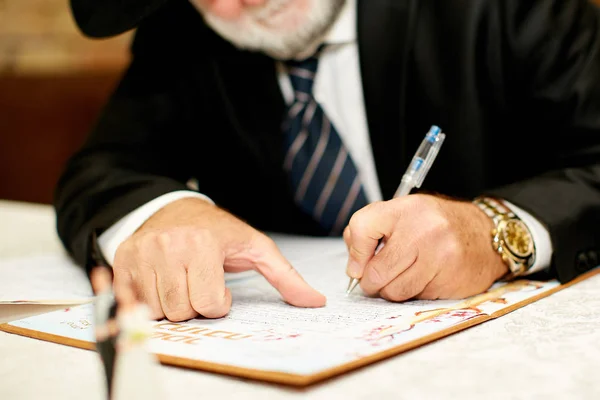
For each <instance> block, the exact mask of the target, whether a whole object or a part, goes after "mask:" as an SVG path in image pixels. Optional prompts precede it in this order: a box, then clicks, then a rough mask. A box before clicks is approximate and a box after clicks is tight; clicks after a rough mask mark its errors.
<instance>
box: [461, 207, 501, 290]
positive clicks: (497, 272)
mask: <svg viewBox="0 0 600 400" xmlns="http://www.w3.org/2000/svg"><path fill="white" fill-rule="evenodd" d="M471 206H472V207H473V215H474V216H476V220H477V227H478V232H480V235H479V236H480V237H481V238H483V239H482V240H483V242H484V245H483V248H484V249H485V250H483V251H484V252H485V254H486V256H485V260H489V262H488V265H487V268H486V269H487V270H489V272H490V273H491V275H492V277H493V281H494V282H495V281H498V280H500V279H501V278H502V277H505V276H507V275H508V274H509V272H510V269H509V266H508V264H507V263H506V262H505V261H504V260H503V258H502V255H501V254H499V253H498V252H497V251H496V250H495V249H494V247H493V246H491V245H490V241H491V232H493V231H494V229H495V224H494V221H493V219H492V218H490V217H489V216H488V215H487V214H486V213H485V212H484V211H483V210H482V209H481V208H480V207H478V206H477V204H475V203H474V202H473V203H472V204H471Z"/></svg>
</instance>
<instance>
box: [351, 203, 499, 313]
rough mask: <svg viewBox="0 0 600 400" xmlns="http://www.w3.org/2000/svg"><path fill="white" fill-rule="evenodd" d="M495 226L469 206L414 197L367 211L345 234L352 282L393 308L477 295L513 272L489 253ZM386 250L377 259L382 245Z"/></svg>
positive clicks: (359, 214) (355, 218)
mask: <svg viewBox="0 0 600 400" xmlns="http://www.w3.org/2000/svg"><path fill="white" fill-rule="evenodd" d="M493 227H494V225H493V222H492V220H491V219H490V218H489V217H488V216H487V215H486V214H485V213H484V212H483V211H481V210H480V209H479V208H478V207H477V206H476V205H475V204H473V203H471V202H467V201H459V200H451V199H446V198H442V197H437V196H432V195H424V194H414V195H409V196H404V197H401V198H397V199H393V200H390V201H385V202H377V203H373V204H370V205H368V206H366V207H364V208H363V209H361V210H359V211H358V212H356V213H355V214H354V215H353V216H352V218H351V220H350V223H349V225H348V227H347V228H346V230H345V231H344V240H345V242H346V245H347V246H348V250H349V260H348V270H347V272H348V275H349V276H351V277H353V278H361V282H360V285H361V288H362V289H363V291H364V292H365V294H367V295H376V294H379V295H380V296H381V297H383V298H385V299H387V300H391V301H404V300H408V299H413V298H417V299H457V298H465V297H468V296H472V295H475V294H479V293H482V292H484V291H485V290H487V289H488V288H489V287H490V286H491V285H492V284H493V283H494V282H495V281H496V280H498V279H499V278H501V277H502V276H503V275H504V274H506V273H507V272H508V267H507V266H506V264H505V263H504V262H503V261H502V258H501V257H500V255H499V254H498V253H496V252H495V251H494V250H493V249H492V246H491V236H490V233H491V231H492V229H493ZM380 239H382V240H383V243H384V246H383V248H382V249H381V251H379V252H378V253H377V254H376V255H374V253H375V249H376V248H377V245H378V242H379V240H380Z"/></svg>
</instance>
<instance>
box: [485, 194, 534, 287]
mask: <svg viewBox="0 0 600 400" xmlns="http://www.w3.org/2000/svg"><path fill="white" fill-rule="evenodd" d="M473 202H474V203H475V204H476V205H477V206H479V208H480V209H481V210H483V212H485V213H486V214H487V215H488V216H489V217H490V218H491V219H492V220H493V221H494V229H493V230H492V247H493V249H494V250H495V251H496V252H498V253H499V254H500V256H501V257H502V260H504V262H505V263H506V264H507V265H508V269H509V273H508V274H507V275H505V276H503V277H502V280H508V279H512V278H514V277H517V276H520V275H523V274H524V273H525V272H526V271H527V270H529V268H531V266H532V265H533V262H534V261H535V245H534V243H533V236H532V235H531V232H530V231H529V228H527V225H525V223H524V222H523V221H521V219H520V218H518V217H517V216H516V215H515V214H514V213H513V212H512V211H511V210H510V209H509V208H508V207H506V206H505V205H504V204H503V203H502V201H501V200H499V199H494V198H491V197H478V198H476V199H475V200H474V201H473Z"/></svg>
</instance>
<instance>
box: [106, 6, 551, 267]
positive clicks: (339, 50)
mask: <svg viewBox="0 0 600 400" xmlns="http://www.w3.org/2000/svg"><path fill="white" fill-rule="evenodd" d="M356 39H357V34H356V0H348V1H347V2H346V5H345V6H344V9H343V10H342V11H341V13H340V15H339V17H338V19H337V20H336V22H335V24H334V25H333V26H332V27H331V29H330V30H329V32H328V33H327V34H326V36H325V40H324V43H325V44H326V45H327V46H326V47H325V49H324V50H323V52H322V53H321V55H320V56H319V67H318V70H317V74H316V76H315V82H314V86H313V94H314V96H315V99H316V100H317V101H318V102H319V104H320V105H321V107H322V108H323V110H324V112H325V114H326V115H327V116H328V117H329V119H330V120H331V122H332V124H333V125H334V126H335V127H336V130H337V131H338V133H339V135H340V137H341V139H342V142H343V143H344V145H345V146H346V147H347V149H348V152H349V154H350V156H351V157H352V159H353V161H354V163H355V164H356V167H357V169H358V171H359V174H360V177H361V180H362V183H363V186H364V188H365V192H366V196H367V199H368V200H369V201H370V202H373V201H379V200H381V199H382V195H381V189H380V186H379V180H378V178H377V172H376V170H375V162H374V160H373V152H372V149H371V142H370V138H369V133H368V126H367V119H366V113H365V107H364V101H363V92H362V82H361V74H360V65H359V57H358V43H357V40H356ZM277 68H278V79H279V85H280V88H281V91H282V94H283V97H284V99H285V101H286V102H287V103H288V104H291V103H292V102H293V98H294V95H293V90H292V86H291V83H290V81H289V77H288V76H287V74H286V73H285V72H284V69H283V67H282V66H281V64H280V63H278V65H277ZM382 79H383V78H382ZM423 134H425V133H423ZM185 197H200V198H203V199H206V200H208V201H212V200H210V198H209V197H207V196H206V195H204V194H201V193H198V192H196V191H193V190H189V191H177V192H172V193H167V194H165V195H163V196H160V197H158V198H156V199H154V200H152V201H150V202H148V203H146V204H145V205H143V206H141V207H140V208H138V209H136V210H134V211H132V212H131V213H129V214H128V215H126V216H124V217H123V218H122V219H121V220H119V221H118V222H117V223H115V224H114V225H113V226H112V227H110V228H109V229H108V230H106V231H105V232H104V233H103V234H102V235H101V236H100V237H99V244H100V248H101V250H102V252H103V254H104V256H105V258H106V260H107V261H108V262H109V263H110V264H112V263H113V261H114V256H115V252H116V251H117V248H118V247H119V245H120V244H121V243H122V242H123V241H124V240H126V239H127V238H128V237H129V236H131V235H132V234H133V233H134V232H135V231H136V230H137V229H138V228H139V227H140V226H141V225H142V224H143V223H144V222H145V221H146V220H147V219H148V218H150V217H151V216H152V215H153V214H154V213H155V212H156V211H158V210H159V209H161V208H162V207H164V206H165V205H167V204H169V203H170V202H173V201H175V200H179V199H182V198H185ZM507 205H508V206H509V207H510V208H511V210H512V211H513V212H514V213H515V214H516V215H518V217H519V218H521V219H522V220H523V222H525V223H526V224H527V226H528V227H529V229H530V230H531V232H532V235H533V238H534V243H535V247H536V260H535V263H534V265H533V266H532V268H531V269H530V270H529V273H533V272H536V271H540V270H542V269H545V268H547V267H548V266H549V265H550V258H551V255H552V243H551V241H550V235H549V233H548V231H547V229H546V228H545V227H544V226H543V225H542V224H541V223H540V222H539V221H538V220H537V219H535V218H534V217H533V216H531V215H530V214H528V213H527V212H525V211H523V210H521V209H520V208H518V207H517V206H515V205H514V204H510V203H507Z"/></svg>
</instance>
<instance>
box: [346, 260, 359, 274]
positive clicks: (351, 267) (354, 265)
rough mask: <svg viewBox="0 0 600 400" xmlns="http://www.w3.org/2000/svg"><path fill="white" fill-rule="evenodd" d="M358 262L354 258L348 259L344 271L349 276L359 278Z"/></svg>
mask: <svg viewBox="0 0 600 400" xmlns="http://www.w3.org/2000/svg"><path fill="white" fill-rule="evenodd" d="M360 271H361V268H360V264H359V263H358V262H356V261H355V260H349V261H348V266H347V267H346V273H347V274H348V275H349V276H350V277H351V278H360Z"/></svg>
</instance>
